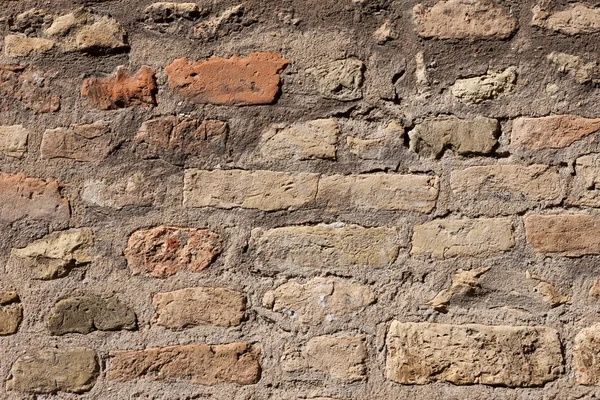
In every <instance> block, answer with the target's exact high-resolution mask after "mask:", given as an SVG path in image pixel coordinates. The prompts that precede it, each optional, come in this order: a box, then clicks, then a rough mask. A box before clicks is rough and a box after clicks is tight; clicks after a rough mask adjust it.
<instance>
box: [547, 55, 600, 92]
mask: <svg viewBox="0 0 600 400" xmlns="http://www.w3.org/2000/svg"><path fill="white" fill-rule="evenodd" d="M548 60H550V61H552V62H553V63H554V64H556V66H557V67H558V70H559V71H560V72H563V73H566V74H568V75H570V76H571V77H573V79H575V81H576V82H577V83H581V84H585V83H588V82H592V83H594V84H598V83H600V67H599V66H598V63H597V62H595V61H587V60H585V59H583V58H582V57H578V56H574V55H571V54H566V53H558V52H552V53H550V54H548Z"/></svg>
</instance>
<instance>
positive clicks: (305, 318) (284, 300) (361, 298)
mask: <svg viewBox="0 0 600 400" xmlns="http://www.w3.org/2000/svg"><path fill="white" fill-rule="evenodd" d="M262 301H263V306H265V307H267V308H269V309H272V310H273V311H275V312H279V313H282V314H284V315H286V316H288V317H289V318H290V319H291V320H292V321H294V322H297V323H299V324H308V325H319V324H326V323H331V322H332V321H335V320H338V319H344V318H345V317H346V316H347V315H352V314H355V315H357V316H358V315H360V313H359V312H360V311H362V310H364V309H365V308H366V307H367V306H368V305H370V304H372V303H373V302H374V301H375V295H374V294H373V292H372V291H371V290H370V289H369V288H368V287H367V286H364V285H359V284H356V283H349V282H345V281H342V280H337V279H327V278H314V279H311V280H310V281H308V282H306V283H305V284H302V283H299V282H297V281H295V280H292V281H289V282H287V283H285V284H283V285H281V286H279V287H278V288H276V289H275V290H272V291H268V292H267V293H265V295H264V297H263V300H262Z"/></svg>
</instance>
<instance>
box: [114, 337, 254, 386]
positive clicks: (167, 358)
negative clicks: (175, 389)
mask: <svg viewBox="0 0 600 400" xmlns="http://www.w3.org/2000/svg"><path fill="white" fill-rule="evenodd" d="M110 356H111V360H110V366H109V369H108V372H107V373H106V379H108V380H112V381H129V380H133V379H136V378H140V377H149V378H151V379H155V380H163V379H176V380H184V379H190V380H191V382H192V383H194V384H199V385H214V384H217V383H222V382H225V383H237V384H239V385H250V384H253V383H256V382H258V380H259V379H260V364H259V356H260V350H259V349H258V348H257V347H255V346H253V345H251V344H249V343H229V344H222V345H214V346H209V345H206V344H191V345H187V346H170V347H163V348H153V349H146V350H129V351H115V352H112V353H111V354H110Z"/></svg>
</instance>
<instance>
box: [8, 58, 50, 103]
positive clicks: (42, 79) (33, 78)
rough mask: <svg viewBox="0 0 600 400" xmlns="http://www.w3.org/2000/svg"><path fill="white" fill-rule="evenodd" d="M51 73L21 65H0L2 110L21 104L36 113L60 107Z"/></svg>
mask: <svg viewBox="0 0 600 400" xmlns="http://www.w3.org/2000/svg"><path fill="white" fill-rule="evenodd" d="M49 82H50V75H49V74H48V73H45V72H43V71H40V70H36V69H33V68H27V67H23V66H19V65H0V111H8V110H14V109H15V107H16V108H18V105H21V106H22V107H23V108H25V109H27V110H33V111H34V112H36V113H52V112H55V111H58V110H59V109H60V97H59V96H58V95H57V94H55V93H54V91H53V88H52V87H50V85H49Z"/></svg>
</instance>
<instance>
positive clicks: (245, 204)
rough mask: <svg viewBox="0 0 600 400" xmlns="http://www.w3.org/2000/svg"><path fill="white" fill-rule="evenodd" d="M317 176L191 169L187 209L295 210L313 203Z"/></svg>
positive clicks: (186, 187)
mask: <svg viewBox="0 0 600 400" xmlns="http://www.w3.org/2000/svg"><path fill="white" fill-rule="evenodd" d="M318 179H319V175H318V174H309V173H287V172H274V171H260V170H259V171H244V170H214V171H204V170H198V169H188V170H186V171H185V177H184V188H183V191H184V192H183V205H184V206H185V207H217V208H225V209H231V208H238V207H241V208H253V209H258V210H263V211H275V210H293V209H297V208H300V207H302V206H305V205H307V204H309V203H311V202H313V201H314V199H315V196H316V194H317V182H318Z"/></svg>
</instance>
